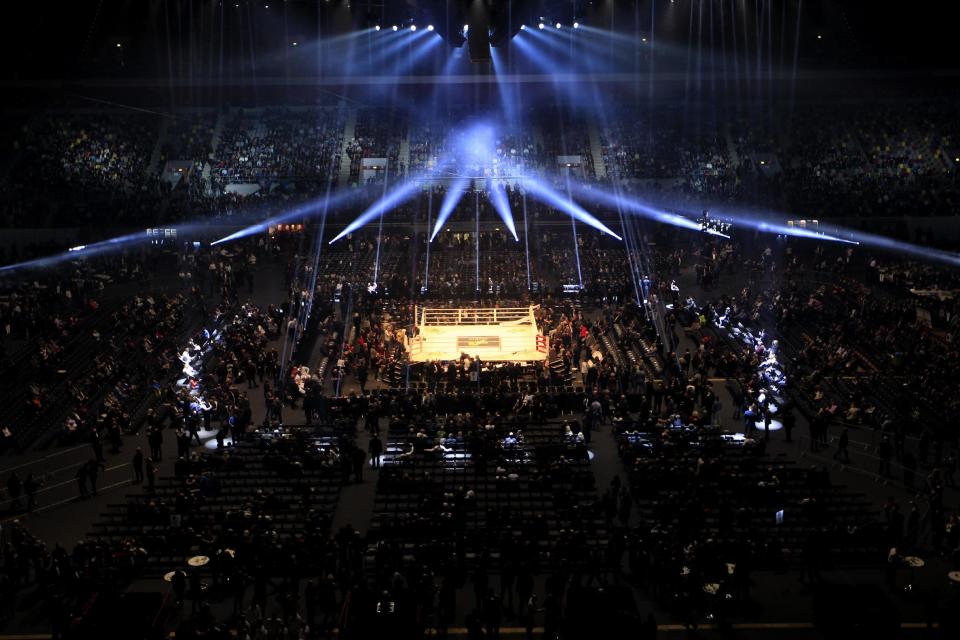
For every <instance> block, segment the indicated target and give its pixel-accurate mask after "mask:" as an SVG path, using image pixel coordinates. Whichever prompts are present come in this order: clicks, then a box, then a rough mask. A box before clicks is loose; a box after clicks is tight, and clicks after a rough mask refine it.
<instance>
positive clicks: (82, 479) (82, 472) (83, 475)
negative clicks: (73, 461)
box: [74, 463, 90, 500]
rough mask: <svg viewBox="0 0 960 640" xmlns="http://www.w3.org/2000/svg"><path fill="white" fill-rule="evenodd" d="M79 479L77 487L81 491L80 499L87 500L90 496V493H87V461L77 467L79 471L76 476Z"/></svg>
mask: <svg viewBox="0 0 960 640" xmlns="http://www.w3.org/2000/svg"><path fill="white" fill-rule="evenodd" d="M74 477H75V478H76V479H77V489H78V490H79V491H80V499H81V500H86V499H87V498H89V497H90V494H89V493H87V465H86V463H84V464H82V465H80V467H79V468H78V469H77V473H76V475H75V476H74Z"/></svg>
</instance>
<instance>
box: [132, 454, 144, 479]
mask: <svg viewBox="0 0 960 640" xmlns="http://www.w3.org/2000/svg"><path fill="white" fill-rule="evenodd" d="M131 464H132V465H133V482H134V484H143V450H141V449H140V447H137V452H136V453H135V454H133V462H132V463H131Z"/></svg>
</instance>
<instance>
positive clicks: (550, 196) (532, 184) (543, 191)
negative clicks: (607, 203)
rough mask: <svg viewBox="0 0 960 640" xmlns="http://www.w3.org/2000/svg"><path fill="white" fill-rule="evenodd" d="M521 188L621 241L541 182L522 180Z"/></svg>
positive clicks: (609, 230)
mask: <svg viewBox="0 0 960 640" xmlns="http://www.w3.org/2000/svg"><path fill="white" fill-rule="evenodd" d="M523 186H524V188H525V189H526V190H527V192H528V193H530V194H531V195H533V196H535V197H536V198H537V199H538V200H540V201H541V202H544V203H546V204H548V205H550V206H552V207H554V208H556V209H559V210H561V211H563V212H564V213H566V214H567V215H569V216H571V217H572V218H574V219H575V220H579V221H580V222H582V223H584V224H586V225H589V226H591V227H593V228H594V229H597V230H598V231H601V232H602V233H605V234H607V235H609V236H612V237H614V238H616V239H617V240H621V241H622V240H623V238H621V237H620V236H618V235H617V234H616V233H614V232H613V231H612V230H611V229H610V227H608V226H607V225H605V224H603V223H602V222H600V221H599V220H597V218H596V217H594V216H593V214H591V213H589V212H588V211H587V210H586V209H584V208H583V207H581V206H580V205H578V204H577V203H576V202H574V201H573V200H570V199H569V198H566V197H564V196H562V195H561V194H559V193H558V192H557V191H556V190H554V189H553V188H552V187H550V186H548V185H546V184H544V183H543V182H541V181H539V180H536V179H527V180H524V182H523Z"/></svg>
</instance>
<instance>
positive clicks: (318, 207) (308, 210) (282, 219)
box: [210, 189, 365, 245]
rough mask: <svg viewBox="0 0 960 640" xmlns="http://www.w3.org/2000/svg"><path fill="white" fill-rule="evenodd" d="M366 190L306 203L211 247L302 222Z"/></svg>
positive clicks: (356, 197) (340, 193)
mask: <svg viewBox="0 0 960 640" xmlns="http://www.w3.org/2000/svg"><path fill="white" fill-rule="evenodd" d="M364 193H365V190H364V189H351V190H349V191H340V192H338V193H334V194H329V193H328V194H327V195H326V196H325V197H323V198H315V199H313V200H310V201H309V202H305V203H303V204H301V205H300V206H298V207H295V208H294V209H291V210H290V211H287V212H286V213H282V214H280V215H277V216H274V217H272V218H267V219H266V220H264V221H263V222H258V223H257V224H253V225H250V226H249V227H246V228H244V229H240V230H239V231H235V232H234V233H231V234H230V235H228V236H225V237H223V238H220V239H219V240H216V241H214V242H211V243H210V244H211V245H217V244H222V243H224V242H233V241H234V240H240V239H241V238H246V237H248V236H252V235H255V234H258V233H263V232H265V231H267V230H268V229H269V228H270V227H272V226H274V225H278V224H286V223H288V222H290V221H293V220H300V219H302V218H304V217H306V216H310V215H313V214H315V213H317V212H318V211H324V210H329V208H330V207H337V206H340V205H343V204H346V203H348V202H350V201H351V200H354V199H359V198H360V197H361V196H362V195H364Z"/></svg>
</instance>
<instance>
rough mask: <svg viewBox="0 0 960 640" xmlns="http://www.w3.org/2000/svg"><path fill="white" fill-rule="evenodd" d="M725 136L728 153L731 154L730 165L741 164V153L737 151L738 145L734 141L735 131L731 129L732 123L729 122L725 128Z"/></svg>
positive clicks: (736, 165) (737, 165)
mask: <svg viewBox="0 0 960 640" xmlns="http://www.w3.org/2000/svg"><path fill="white" fill-rule="evenodd" d="M723 138H724V140H726V141H727V154H728V155H729V156H730V166H732V167H739V166H740V154H739V153H737V145H736V144H735V143H734V141H733V132H732V131H731V130H730V123H729V122H727V123H726V126H724V128H723Z"/></svg>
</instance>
